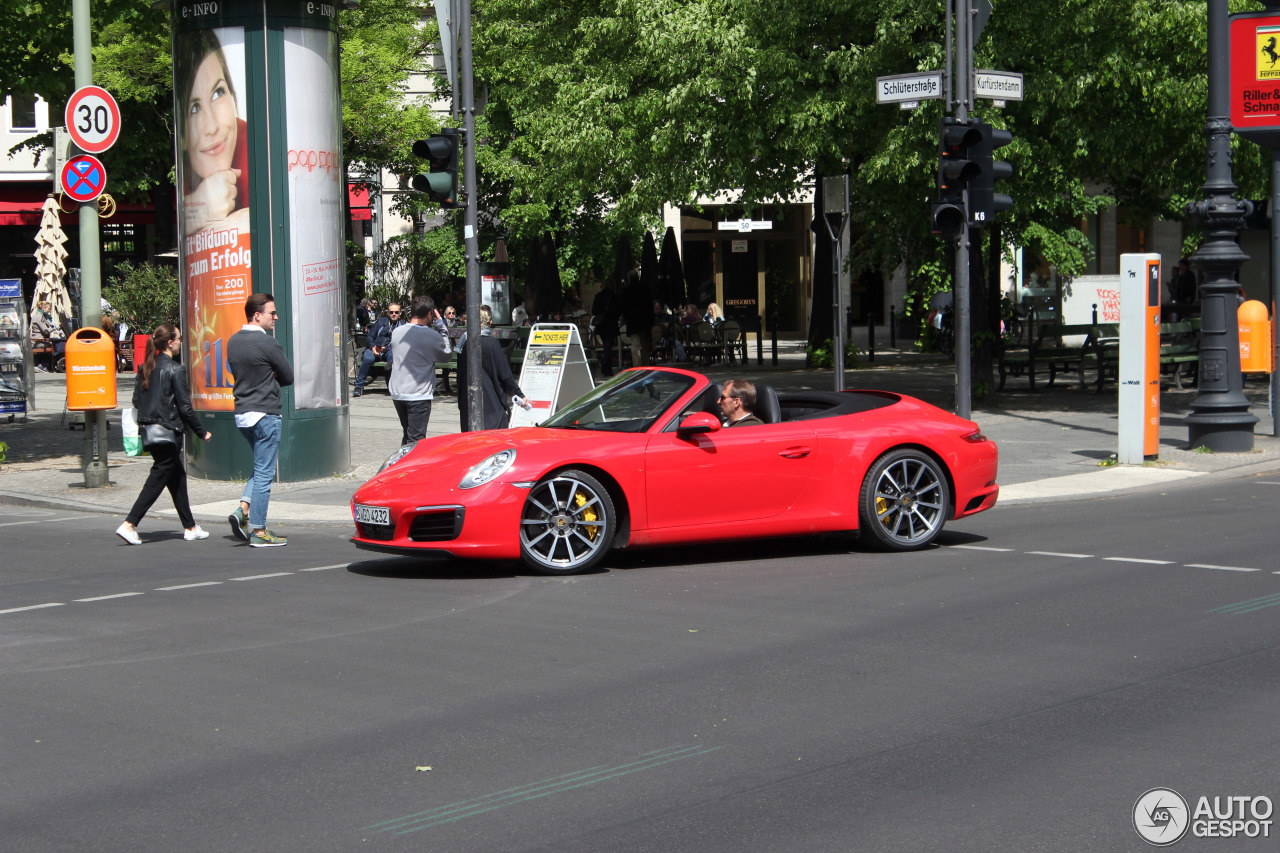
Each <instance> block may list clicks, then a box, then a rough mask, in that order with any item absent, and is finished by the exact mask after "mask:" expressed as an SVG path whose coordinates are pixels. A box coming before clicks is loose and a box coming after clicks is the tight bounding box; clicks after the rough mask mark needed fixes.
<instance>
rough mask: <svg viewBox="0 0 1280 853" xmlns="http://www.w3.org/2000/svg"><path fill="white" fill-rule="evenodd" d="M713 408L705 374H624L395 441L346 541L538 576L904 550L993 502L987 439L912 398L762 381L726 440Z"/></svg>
mask: <svg viewBox="0 0 1280 853" xmlns="http://www.w3.org/2000/svg"><path fill="white" fill-rule="evenodd" d="M719 396H720V386H719V384H718V383H715V382H712V381H710V380H709V379H708V378H707V377H706V376H703V375H702V374H699V373H694V372H692V371H688V370H680V369H677V368H666V367H663V368H657V367H652V368H635V369H632V370H627V371H624V372H622V373H619V374H618V375H617V376H615V377H614V378H612V379H611V380H609V381H608V382H606V383H604V384H602V385H600V386H599V387H598V388H596V389H595V390H594V391H592V392H591V393H590V394H587V395H586V396H584V397H582V398H580V399H578V400H576V401H574V402H573V403H571V404H570V405H569V406H567V407H566V408H564V409H562V410H560V411H559V412H557V413H556V414H555V415H553V416H552V417H551V418H550V419H549V420H547V421H546V422H544V423H543V424H542V425H541V426H537V427H524V428H520V429H505V430H491V431H486V432H469V433H460V434H457V435H448V436H438V437H433V438H428V439H424V440H422V441H419V442H417V443H416V444H413V445H407V446H405V447H402V448H400V450H398V451H396V453H394V454H393V455H392V456H391V458H390V459H388V460H387V462H386V464H385V465H383V467H382V469H381V470H380V471H379V472H378V474H377V475H375V476H374V477H373V478H372V479H371V480H369V482H367V483H365V484H364V485H363V486H361V487H360V488H359V489H358V490H357V491H356V493H355V495H354V497H353V499H352V503H351V512H352V515H353V516H354V518H355V523H356V535H355V536H354V537H353V538H352V540H351V541H352V542H353V543H355V545H356V546H357V547H359V548H363V549H366V550H370V551H381V552H389V553H395V554H421V553H424V552H435V553H443V554H450V555H453V556H456V557H476V558H499V559H515V558H520V559H522V560H523V561H524V562H525V563H526V564H527V565H528V566H529V567H530V568H531V569H533V570H534V571H537V572H541V573H543V574H574V573H577V572H583V571H586V570H588V569H590V568H591V567H592V566H594V565H596V564H597V563H598V562H599V561H600V560H601V559H603V558H604V556H605V554H606V553H608V551H609V550H610V549H611V548H633V547H641V546H646V545H671V544H676V543H683V542H709V541H715V540H723V539H743V538H756V537H775V536H796V535H804V534H811V533H824V532H833V531H854V530H856V531H860V533H861V534H862V535H864V536H869V537H870V538H871V539H873V540H874V541H875V543H877V544H878V545H879V546H881V547H883V548H887V549H891V550H910V549H916V548H922V547H924V546H926V545H928V544H929V543H930V542H932V541H933V540H934V538H935V537H937V535H938V533H939V532H940V531H941V530H942V525H943V524H944V523H945V522H946V521H947V520H948V519H952V518H963V517H964V516H967V515H973V514H974V513H977V512H982V511H983V510H985V509H989V508H991V507H992V506H993V505H994V504H995V502H996V496H997V495H998V494H999V491H1000V487H999V486H998V485H996V464H997V452H996V446H995V443H994V442H992V441H990V440H988V439H987V438H986V437H985V436H984V435H983V434H982V433H981V432H980V431H979V430H978V427H977V425H976V424H974V423H973V422H972V421H967V420H964V419H963V418H959V417H957V416H955V415H952V414H950V413H948V412H945V411H943V410H941V409H938V408H936V407H934V406H931V405H929V404H927V403H924V402H921V401H920V400H916V399H914V398H911V397H905V396H902V395H899V394H891V393H887V392H883V391H843V392H838V393H837V392H827V391H796V392H787V393H783V394H779V393H776V392H775V391H774V390H773V389H772V388H771V387H769V386H767V385H757V402H756V410H755V413H756V415H758V416H759V417H760V419H761V420H762V421H764V423H763V425H759V426H739V427H734V428H731V429H729V428H721V425H720V420H719V418H718V417H717V415H716V413H717V412H718V411H719V408H718V398H719Z"/></svg>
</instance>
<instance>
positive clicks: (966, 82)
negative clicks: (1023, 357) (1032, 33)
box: [952, 0, 973, 418]
mask: <svg viewBox="0 0 1280 853" xmlns="http://www.w3.org/2000/svg"><path fill="white" fill-rule="evenodd" d="M955 2H956V16H955V38H956V51H955V54H956V74H955V77H956V81H955V90H956V100H957V101H958V102H959V103H958V105H957V107H956V118H957V119H958V120H959V121H960V122H962V123H963V122H966V121H968V120H969V104H970V91H969V90H970V83H971V82H972V80H973V71H972V68H973V45H972V43H971V41H970V39H969V34H970V33H971V32H972V29H971V26H970V25H971V23H972V20H973V14H972V10H971V9H970V7H969V0H955ZM970 218H971V212H970V210H969V190H968V189H967V188H966V189H965V190H964V227H963V228H961V229H960V237H959V239H957V240H956V282H955V283H956V286H955V298H954V302H955V304H954V305H953V306H952V307H953V308H954V309H955V324H956V349H955V352H956V414H957V415H959V416H960V417H962V418H968V417H969V415H970V413H971V412H972V407H971V398H972V396H973V393H972V392H973V378H972V375H971V373H970V365H969V339H970V338H971V336H972V333H971V331H970V329H971V326H970V317H969V222H970V221H971V219H970Z"/></svg>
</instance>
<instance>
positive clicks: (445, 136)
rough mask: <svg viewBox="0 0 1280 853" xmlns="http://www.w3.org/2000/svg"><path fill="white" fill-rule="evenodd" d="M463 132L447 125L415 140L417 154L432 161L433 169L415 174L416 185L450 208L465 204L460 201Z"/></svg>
mask: <svg viewBox="0 0 1280 853" xmlns="http://www.w3.org/2000/svg"><path fill="white" fill-rule="evenodd" d="M461 133H462V131H460V130H458V128H456V127H446V128H444V129H442V130H441V131H440V132H439V133H436V134H432V135H431V136H429V137H427V138H426V139H419V140H418V141H417V142H415V143H413V153H414V155H415V156H417V157H422V158H424V159H426V160H427V161H428V162H429V163H430V171H428V172H421V173H419V174H417V175H414V176H413V180H412V182H411V183H412V185H413V188H414V189H415V190H417V191H418V192H420V193H426V194H427V198H429V199H431V200H432V201H434V202H439V204H440V206H441V207H444V208H448V209H456V208H460V207H464V206H465V205H462V204H459V203H458V137H459V136H460V135H461Z"/></svg>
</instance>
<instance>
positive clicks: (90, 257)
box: [71, 0, 114, 489]
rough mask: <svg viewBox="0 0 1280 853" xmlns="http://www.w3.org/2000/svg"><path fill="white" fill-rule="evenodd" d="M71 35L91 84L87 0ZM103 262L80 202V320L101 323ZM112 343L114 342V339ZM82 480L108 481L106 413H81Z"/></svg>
mask: <svg viewBox="0 0 1280 853" xmlns="http://www.w3.org/2000/svg"><path fill="white" fill-rule="evenodd" d="M71 35H72V46H73V49H74V51H75V76H76V88H77V89H80V88H83V87H85V86H92V85H93V40H92V38H91V37H90V34H89V0H72V3H71ZM101 300H102V265H101V249H100V246H99V242H98V203H97V201H91V202H87V203H85V204H82V205H80V324H81V326H83V327H84V328H101V327H102V302H101ZM113 344H114V342H113ZM84 484H85V487H86V488H90V489H99V488H102V487H104V486H106V485H108V471H107V413H106V412H104V411H101V410H91V411H87V412H85V413H84Z"/></svg>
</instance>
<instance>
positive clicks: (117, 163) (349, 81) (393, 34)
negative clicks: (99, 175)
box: [0, 0, 435, 198]
mask: <svg viewBox="0 0 1280 853" xmlns="http://www.w3.org/2000/svg"><path fill="white" fill-rule="evenodd" d="M151 3H152V0H94V2H93V3H92V4H91V14H92V22H91V27H90V31H91V36H92V41H93V62H94V82H95V83H97V84H98V85H100V86H102V87H103V88H105V89H107V90H108V91H109V92H111V94H112V95H114V96H115V98H116V100H117V101H118V102H119V104H120V110H121V127H122V132H121V136H120V140H119V142H117V143H116V145H115V146H114V147H113V148H112V149H111V150H110V151H108V152H106V153H105V154H103V155H102V159H103V162H104V163H105V165H106V167H107V169H108V171H109V172H110V174H111V189H112V192H113V193H115V194H117V195H122V196H125V197H130V198H137V197H139V196H141V195H143V194H144V193H145V192H146V191H147V190H150V189H151V188H153V187H156V186H159V185H172V183H173V179H174V162H173V150H174V149H173V79H172V60H171V54H170V41H169V13H168V12H163V11H157V10H154V9H152V7H151ZM19 6H20V9H19V10H12V11H9V12H8V14H7V15H6V17H5V22H4V33H5V50H4V51H0V92H3V93H4V94H10V93H21V94H32V93H35V94H39V95H40V96H41V97H43V98H44V99H45V100H46V101H47V102H48V103H49V109H50V124H52V125H57V124H61V114H62V109H63V107H64V106H65V104H66V102H67V98H68V97H69V96H70V95H71V93H72V92H73V91H74V90H75V73H74V70H75V56H74V51H73V44H72V41H73V39H72V17H71V3H69V2H66V0H58V1H57V2H54V0H43V2H29V3H22V4H19ZM419 19H420V10H419V8H418V7H417V5H416V4H412V3H405V2H404V0H364V2H362V3H361V4H360V7H359V9H358V10H355V11H345V12H342V13H341V14H340V15H339V25H340V27H341V29H340V32H339V36H340V38H341V48H342V59H341V82H342V96H343V111H342V120H343V145H344V154H345V157H346V160H347V162H352V161H359V162H361V163H364V164H367V166H368V167H369V169H370V170H371V171H375V172H376V171H377V170H378V169H380V168H390V169H393V170H395V171H397V172H405V171H407V169H408V167H409V164H410V163H411V162H412V153H411V146H412V144H413V140H414V139H416V138H418V137H419V136H421V135H423V133H424V132H429V130H430V129H431V128H434V127H435V123H434V121H433V119H432V118H431V116H430V109H429V107H428V105H426V104H424V103H407V102H406V101H405V98H404V92H405V90H406V84H407V81H408V79H409V76H410V75H411V74H413V73H415V72H418V71H419V70H421V69H422V68H423V66H424V62H425V59H424V57H425V55H426V53H427V48H428V46H429V44H430V42H429V39H430V38H431V36H432V31H430V30H429V29H424V28H422V27H419V26H418V22H419ZM52 142H53V134H52V133H48V134H43V135H41V136H39V137H36V138H34V139H33V140H31V142H30V143H28V144H26V145H25V146H23V147H25V148H26V149H28V150H30V151H31V153H32V156H33V157H34V156H37V155H38V152H39V149H42V148H44V147H47V146H49V145H51V144H52Z"/></svg>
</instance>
